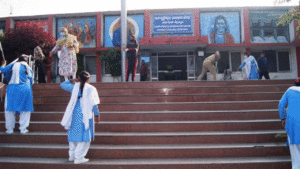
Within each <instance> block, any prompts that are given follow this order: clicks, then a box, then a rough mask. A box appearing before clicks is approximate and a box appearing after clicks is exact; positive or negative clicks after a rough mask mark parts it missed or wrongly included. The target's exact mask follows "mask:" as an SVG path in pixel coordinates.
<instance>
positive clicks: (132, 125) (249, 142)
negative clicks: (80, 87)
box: [0, 80, 293, 169]
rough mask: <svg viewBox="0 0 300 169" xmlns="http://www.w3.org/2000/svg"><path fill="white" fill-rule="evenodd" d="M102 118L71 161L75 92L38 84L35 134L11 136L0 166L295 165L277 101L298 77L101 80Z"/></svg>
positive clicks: (176, 168)
mask: <svg viewBox="0 0 300 169" xmlns="http://www.w3.org/2000/svg"><path fill="white" fill-rule="evenodd" d="M93 85H94V86H96V87H97V89H98V92H99V95H100V97H101V104H100V105H99V110H100V111H101V122H100V123H98V124H96V138H95V141H94V142H92V146H91V148H90V151H89V153H88V155H87V157H88V158H90V162H88V163H85V164H79V165H74V164H73V163H71V162H68V142H67V132H66V131H65V130H64V129H63V127H62V126H60V120H61V119H62V116H63V111H64V110H65V108H66V105H67V103H68V101H69V99H70V94H69V93H68V92H65V91H63V90H62V89H61V88H60V87H59V85H55V84H45V85H34V86H33V92H34V107H35V112H33V113H32V117H31V124H30V127H29V131H30V132H29V133H28V134H26V135H20V134H19V131H18V130H17V129H18V125H16V129H15V134H12V135H6V134H4V131H5V123H4V116H3V114H2V116H1V117H0V131H2V132H1V133H0V140H1V142H0V148H1V150H0V168H3V169H4V168H5V169H10V168H22V169H27V168H28V169H29V168H30V169H31V168H47V169H57V168H67V169H68V168H72V169H74V168H75V169H76V168H78V169H79V168H80V169H81V168H84V169H94V168H103V169H140V168H142V169H196V168H201V169H250V168H251V169H254V168H257V169H290V168H291V160H290V156H289V149H288V148H287V147H286V144H285V140H283V139H275V138H274V136H275V135H276V134H277V133H283V132H284V130H283V129H282V128H281V123H280V119H279V115H278V110H277V107H278V100H279V99H280V98H281V96H282V94H283V93H284V91H285V90H286V89H287V88H288V87H290V86H291V85H293V81H292V80H269V81H265V80H264V81H228V82H225V81H223V82H153V83H97V84H93Z"/></svg>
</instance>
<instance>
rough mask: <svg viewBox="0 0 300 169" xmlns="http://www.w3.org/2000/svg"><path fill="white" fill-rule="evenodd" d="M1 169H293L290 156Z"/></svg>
mask: <svg viewBox="0 0 300 169" xmlns="http://www.w3.org/2000/svg"><path fill="white" fill-rule="evenodd" d="M0 167H1V168H8V169H12V168H22V169H32V168H47V169H57V168H64V169H99V168H101V169H120V168H122V169H133V168H134V169H145V168H147V169H187V168H188V169H199V168H201V169H253V168H255V169H277V168H278V169H279V168H280V169H290V168H291V159H290V157H289V156H278V157H240V158H236V157H230V158H183V159H178V158H171V159H135V160H132V159H130V160H127V159H125V160H116V159H110V160H106V159H91V160H90V161H89V162H88V163H85V164H79V165H75V164H73V163H72V162H69V161H68V159H66V158H22V157H0Z"/></svg>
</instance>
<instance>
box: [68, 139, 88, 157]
mask: <svg viewBox="0 0 300 169" xmlns="http://www.w3.org/2000/svg"><path fill="white" fill-rule="evenodd" d="M90 145H91V142H78V143H77V142H69V157H70V158H74V159H82V158H84V157H85V156H86V154H87V152H88V151H89V149H90Z"/></svg>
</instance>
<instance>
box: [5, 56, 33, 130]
mask: <svg viewBox="0 0 300 169" xmlns="http://www.w3.org/2000/svg"><path fill="white" fill-rule="evenodd" d="M26 61H27V58H26V57H25V56H20V57H19V60H18V61H17V62H16V63H13V64H9V65H7V66H5V65H6V61H3V63H2V66H1V68H0V71H1V73H3V74H6V73H8V72H9V71H12V76H11V79H10V81H9V83H8V86H7V88H6V97H5V127H6V133H7V134H12V133H14V128H15V121H16V117H15V115H16V114H17V113H18V112H19V113H20V120H19V124H20V127H19V129H20V132H21V133H22V134H26V133H28V130H27V127H28V126H29V122H30V114H31V112H32V111H33V102H32V99H33V95H32V89H31V86H32V84H33V73H32V70H31V68H30V67H29V66H28V64H27V62H26Z"/></svg>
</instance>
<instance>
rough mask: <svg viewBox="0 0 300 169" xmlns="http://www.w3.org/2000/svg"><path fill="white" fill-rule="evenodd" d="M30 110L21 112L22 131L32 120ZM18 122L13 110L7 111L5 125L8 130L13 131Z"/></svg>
mask: <svg viewBox="0 0 300 169" xmlns="http://www.w3.org/2000/svg"><path fill="white" fill-rule="evenodd" d="M30 115H31V112H30V111H21V112H20V120H19V124H20V128H19V129H20V131H23V130H25V129H26V128H27V127H28V126H29V122H30ZM15 123H16V115H15V112H13V111H5V127H6V130H7V131H13V130H14V128H15Z"/></svg>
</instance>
